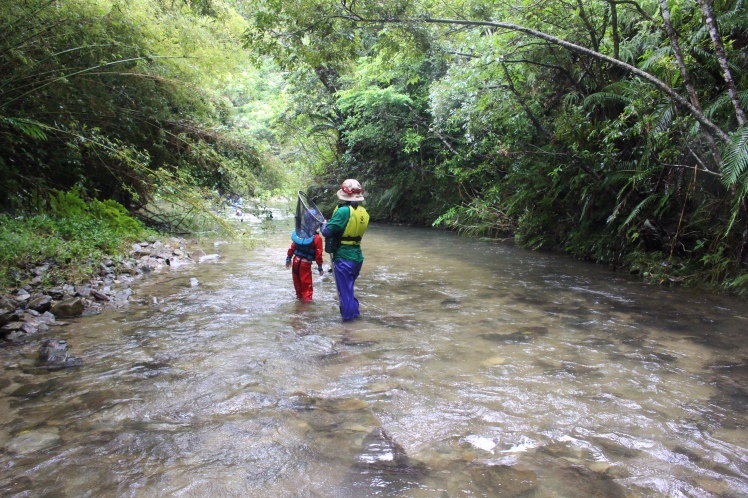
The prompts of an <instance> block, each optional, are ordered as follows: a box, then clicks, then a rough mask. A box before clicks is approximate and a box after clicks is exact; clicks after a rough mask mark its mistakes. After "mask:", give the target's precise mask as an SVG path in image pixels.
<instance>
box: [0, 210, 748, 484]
mask: <svg viewBox="0 0 748 498" xmlns="http://www.w3.org/2000/svg"><path fill="white" fill-rule="evenodd" d="M266 228H267V230H268V231H267V233H266V242H265V243H264V244H263V245H261V246H259V247H256V248H255V249H253V250H249V249H247V248H246V247H244V246H243V245H242V244H240V243H230V244H225V245H220V246H219V247H218V248H217V249H216V251H217V252H219V253H220V254H221V256H222V257H221V259H219V260H217V261H213V262H206V263H203V264H200V265H198V266H193V267H182V268H179V269H176V270H171V271H169V270H167V271H164V272H161V273H159V274H155V275H151V276H149V277H147V278H144V279H141V280H139V281H137V283H136V284H135V285H134V286H133V290H134V293H133V297H132V298H131V303H130V305H129V306H128V307H126V308H122V309H110V310H106V311H105V312H103V313H102V314H100V315H97V316H92V317H84V318H80V319H77V320H75V321H74V323H73V324H71V325H69V326H67V327H63V328H56V329H54V330H53V331H54V337H58V338H62V339H66V340H67V341H68V344H69V345H70V347H71V351H72V353H73V355H75V356H76V357H78V358H80V359H82V361H83V365H82V366H80V367H76V368H71V369H65V370H57V371H46V370H40V369H38V368H34V366H33V365H34V359H35V351H36V350H35V349H34V347H31V346H27V348H26V349H23V348H22V350H21V352H20V353H19V351H18V350H11V349H9V348H6V349H5V350H0V358H2V361H3V367H4V368H3V372H2V374H0V428H1V429H2V432H0V447H1V448H2V450H1V452H0V493H2V495H3V496H56V497H58V496H59V497H64V496H70V497H79V496H97V497H98V496H132V497H157V496H158V497H160V496H185V497H193V496H194V497H213V496H238V497H364V496H402V497H439V498H444V497H477V496H486V497H495V496H530V497H586V496H594V497H665V496H667V497H671V496H672V497H681V496H682V497H721V498H726V497H746V496H748V430H746V429H747V427H748V410H747V408H748V387H747V386H748V335H746V332H747V331H748V303H746V302H745V300H738V299H728V298H724V297H714V296H703V295H700V294H697V293H692V292H689V291H686V290H683V289H666V288H653V287H649V286H646V285H644V284H642V283H640V282H638V281H636V280H633V279H630V278H628V277H627V275H624V274H620V273H614V272H611V271H608V270H607V269H604V268H601V267H598V266H594V265H589V264H584V263H578V262H574V261H571V260H569V259H567V258H565V257H560V256H555V255H547V254H539V253H531V252H527V251H524V250H521V249H518V248H516V247H514V246H512V245H496V244H490V243H485V242H479V241H473V240H469V239H465V238H460V237H458V236H455V235H454V234H449V233H443V232H440V231H434V230H427V229H412V228H403V227H389V226H372V227H371V228H370V229H369V231H368V232H367V234H366V237H365V238H364V243H363V247H364V253H365V257H366V261H365V263H364V268H363V271H362V273H361V276H360V278H359V280H358V283H357V295H358V297H359V299H360V301H361V305H362V307H361V311H362V318H361V319H360V320H357V321H354V322H352V323H342V322H341V320H340V318H339V314H338V311H337V304H336V297H337V296H336V293H335V284H334V282H333V281H331V280H330V278H331V277H330V276H325V277H324V278H323V279H320V278H319V277H317V276H315V293H314V298H315V301H314V302H313V303H311V304H307V305H305V304H303V303H300V302H297V301H295V299H294V292H293V287H292V282H291V275H290V273H289V271H288V270H286V269H285V268H284V266H283V262H284V259H285V251H286V249H287V247H288V244H289V242H290V240H289V234H290V230H291V227H290V223H288V221H276V222H275V223H274V224H270V225H266ZM195 278H196V279H197V280H198V282H199V285H198V286H196V287H193V286H191V283H190V282H191V279H195ZM48 335H52V334H48Z"/></svg>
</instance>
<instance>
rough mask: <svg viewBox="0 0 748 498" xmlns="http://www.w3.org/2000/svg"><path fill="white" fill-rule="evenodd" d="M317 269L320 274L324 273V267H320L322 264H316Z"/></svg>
mask: <svg viewBox="0 0 748 498" xmlns="http://www.w3.org/2000/svg"><path fill="white" fill-rule="evenodd" d="M317 271H318V272H319V274H320V275H324V274H325V270H324V268H322V265H317Z"/></svg>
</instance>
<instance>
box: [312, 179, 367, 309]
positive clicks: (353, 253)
mask: <svg viewBox="0 0 748 498" xmlns="http://www.w3.org/2000/svg"><path fill="white" fill-rule="evenodd" d="M363 192H364V189H363V188H362V187H361V184H360V183H359V182H358V181H357V180H354V179H350V178H349V179H347V180H345V181H344V182H343V184H342V185H341V187H340V190H338V193H337V195H338V199H340V202H339V203H338V207H336V208H335V211H334V212H333V214H332V218H330V220H329V221H328V222H327V223H325V224H324V225H322V230H321V231H322V235H324V236H325V238H326V247H325V252H329V253H331V254H332V261H333V263H332V267H333V271H334V273H335V285H336V286H337V288H338V297H339V298H340V315H341V316H342V317H343V321H347V320H353V319H354V318H356V317H358V316H359V314H360V313H359V309H358V299H356V296H355V295H354V293H353V284H354V283H355V282H356V279H357V278H358V274H359V273H360V272H361V266H363V263H364V253H363V252H362V251H361V238H362V237H363V235H364V232H366V228H367V227H368V226H369V213H367V212H366V209H364V207H363V206H362V205H361V204H360V203H361V202H363V200H364V195H363Z"/></svg>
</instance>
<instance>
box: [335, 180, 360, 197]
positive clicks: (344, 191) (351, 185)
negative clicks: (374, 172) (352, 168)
mask: <svg viewBox="0 0 748 498" xmlns="http://www.w3.org/2000/svg"><path fill="white" fill-rule="evenodd" d="M363 193H364V189H363V188H362V187H361V184H360V183H358V180H354V179H353V178H349V179H347V180H345V181H344V182H343V184H342V185H341V186H340V190H338V199H340V200H341V201H351V202H361V201H363V200H364V195H363Z"/></svg>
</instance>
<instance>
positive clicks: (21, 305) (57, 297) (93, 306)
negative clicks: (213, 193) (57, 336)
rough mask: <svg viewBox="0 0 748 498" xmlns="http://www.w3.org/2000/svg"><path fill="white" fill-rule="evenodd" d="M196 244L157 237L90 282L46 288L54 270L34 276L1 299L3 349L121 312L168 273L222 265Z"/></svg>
mask: <svg viewBox="0 0 748 498" xmlns="http://www.w3.org/2000/svg"><path fill="white" fill-rule="evenodd" d="M218 257H219V256H218V255H217V254H208V253H206V251H205V250H204V249H203V247H202V246H201V243H200V242H199V241H198V240H196V239H184V238H178V237H171V238H164V240H158V239H156V238H154V237H151V238H149V239H146V240H143V241H141V242H138V243H135V244H132V246H131V248H130V250H129V251H128V252H126V253H125V254H123V255H112V256H107V257H105V258H103V259H102V260H101V262H100V264H99V271H98V272H97V274H96V275H95V276H94V277H93V278H90V279H88V280H87V281H85V282H66V283H63V284H60V285H55V286H52V287H45V286H44V285H43V282H44V276H45V274H46V273H47V272H50V271H51V268H50V265H49V264H47V265H41V266H38V267H35V268H33V269H32V270H31V273H32V274H34V275H35V276H34V277H33V278H32V279H31V281H30V283H28V284H27V285H25V286H23V287H20V288H18V289H15V290H13V291H12V292H8V293H5V294H4V295H2V296H0V339H2V340H3V341H4V342H3V343H0V344H1V345H0V347H4V346H7V345H9V344H19V343H21V344H22V343H26V342H28V341H30V340H33V339H34V338H35V337H38V336H40V335H42V334H43V333H45V332H48V331H49V329H50V328H51V327H62V326H65V325H67V322H65V321H64V320H65V319H69V318H75V317H78V316H84V315H93V314H97V313H100V312H101V310H102V309H104V308H106V307H113V308H119V307H122V306H124V305H126V304H127V302H128V301H129V299H130V296H131V295H132V289H131V286H132V283H133V282H134V281H135V280H136V279H138V278H141V277H143V276H144V275H147V274H150V273H151V272H158V271H161V270H163V269H164V268H178V267H181V266H185V265H195V264H199V263H201V262H204V261H210V260H214V259H217V258H218Z"/></svg>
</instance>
